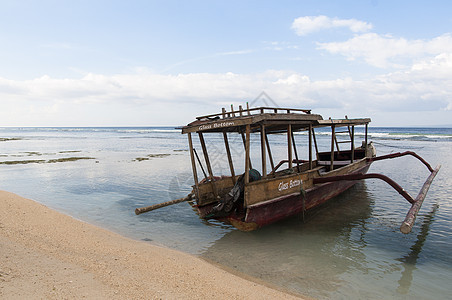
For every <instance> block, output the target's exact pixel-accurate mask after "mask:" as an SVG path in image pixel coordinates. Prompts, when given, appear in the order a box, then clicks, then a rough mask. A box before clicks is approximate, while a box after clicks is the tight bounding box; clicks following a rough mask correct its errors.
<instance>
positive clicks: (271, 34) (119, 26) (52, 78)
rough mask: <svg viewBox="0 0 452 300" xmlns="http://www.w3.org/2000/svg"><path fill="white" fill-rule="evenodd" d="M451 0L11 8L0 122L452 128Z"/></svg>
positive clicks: (2, 31)
mask: <svg viewBox="0 0 452 300" xmlns="http://www.w3.org/2000/svg"><path fill="white" fill-rule="evenodd" d="M451 11H452V4H451V2H450V1H428V2H426V1H379V0H372V1H134V0H129V1H96V0H90V1H83V0H82V1H46V0H43V1H20V0H14V1H9V0H6V1H5V0H0V45H1V47H0V103H1V107H2V110H0V126H151V125H184V124H186V123H188V122H190V121H191V120H192V119H194V117H195V116H197V115H200V114H209V113H216V112H220V111H221V107H230V105H231V104H234V105H235V107H237V106H238V105H240V104H241V105H245V103H246V102H247V101H248V102H253V103H258V104H259V102H261V101H259V100H258V101H256V98H257V97H258V96H259V95H260V94H261V93H262V92H265V93H266V94H267V95H268V96H269V97H271V99H272V100H273V101H274V102H275V103H276V104H278V105H279V106H280V107H287V106H288V107H297V108H310V109H312V110H313V112H315V113H320V114H322V115H323V116H324V117H325V118H327V117H329V116H331V117H334V118H340V117H343V116H344V115H348V116H349V117H371V118H372V120H373V126H412V125H421V126H436V125H445V124H452V121H451V120H452V118H451V116H452V111H451V110H452V97H451V95H452V15H451V14H450V12H451Z"/></svg>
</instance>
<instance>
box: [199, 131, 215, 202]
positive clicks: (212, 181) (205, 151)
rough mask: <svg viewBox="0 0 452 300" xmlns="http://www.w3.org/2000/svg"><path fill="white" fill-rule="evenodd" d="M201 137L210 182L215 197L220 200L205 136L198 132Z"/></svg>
mask: <svg viewBox="0 0 452 300" xmlns="http://www.w3.org/2000/svg"><path fill="white" fill-rule="evenodd" d="M198 135H199V141H200V142H201V147H202V152H203V154H204V159H205V161H206V165H207V171H208V172H209V177H210V178H209V182H210V183H211V184H212V189H213V193H214V195H215V198H218V190H217V188H216V186H215V178H214V176H213V171H212V166H211V165H210V159H209V154H208V153H207V148H206V143H205V141H204V136H203V134H202V132H198Z"/></svg>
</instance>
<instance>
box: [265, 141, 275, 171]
mask: <svg viewBox="0 0 452 300" xmlns="http://www.w3.org/2000/svg"><path fill="white" fill-rule="evenodd" d="M265 144H266V145H267V152H268V158H269V159H270V166H271V167H272V171H273V169H274V168H275V164H274V163H273V156H272V151H271V149H270V143H269V142H268V136H267V133H265Z"/></svg>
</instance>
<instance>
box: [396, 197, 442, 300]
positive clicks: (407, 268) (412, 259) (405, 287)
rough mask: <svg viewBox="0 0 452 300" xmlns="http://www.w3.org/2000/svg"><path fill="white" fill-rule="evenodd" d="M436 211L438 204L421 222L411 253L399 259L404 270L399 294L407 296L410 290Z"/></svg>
mask: <svg viewBox="0 0 452 300" xmlns="http://www.w3.org/2000/svg"><path fill="white" fill-rule="evenodd" d="M437 209H438V204H436V203H435V204H433V206H432V210H431V211H430V212H429V213H428V214H427V215H426V216H425V217H424V221H423V222H422V225H421V228H420V231H419V234H418V235H417V239H416V242H415V243H414V244H413V245H412V246H411V248H410V250H411V251H410V252H409V253H408V254H407V255H405V256H404V257H402V258H400V259H399V260H400V261H401V262H403V263H404V264H403V266H404V270H403V272H402V277H401V278H400V280H399V287H398V289H397V291H398V292H399V293H402V294H407V293H408V291H409V289H410V286H411V282H412V280H413V271H415V270H416V262H417V260H418V258H419V254H420V253H421V251H422V247H423V246H424V243H425V240H426V239H427V236H428V234H429V231H430V225H431V224H432V222H433V220H434V217H435V213H436V210H437Z"/></svg>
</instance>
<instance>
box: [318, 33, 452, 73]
mask: <svg viewBox="0 0 452 300" xmlns="http://www.w3.org/2000/svg"><path fill="white" fill-rule="evenodd" d="M318 45H319V48H320V49H323V50H326V51H328V52H330V53H333V54H341V55H343V56H345V57H346V58H347V59H349V60H355V59H360V58H362V59H364V61H366V62H367V63H368V64H370V65H372V66H376V67H380V68H386V67H402V66H404V65H406V64H408V65H411V62H412V60H413V59H416V58H417V59H419V58H421V57H425V56H426V55H438V54H441V53H451V52H452V36H451V34H444V35H441V36H439V37H436V38H433V39H431V40H420V39H418V40H407V39H404V38H395V37H393V36H391V35H379V34H376V33H365V34H361V35H356V36H355V37H353V38H351V39H349V40H347V41H345V42H331V43H319V44H318Z"/></svg>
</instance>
